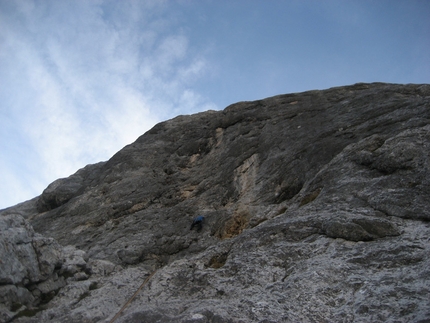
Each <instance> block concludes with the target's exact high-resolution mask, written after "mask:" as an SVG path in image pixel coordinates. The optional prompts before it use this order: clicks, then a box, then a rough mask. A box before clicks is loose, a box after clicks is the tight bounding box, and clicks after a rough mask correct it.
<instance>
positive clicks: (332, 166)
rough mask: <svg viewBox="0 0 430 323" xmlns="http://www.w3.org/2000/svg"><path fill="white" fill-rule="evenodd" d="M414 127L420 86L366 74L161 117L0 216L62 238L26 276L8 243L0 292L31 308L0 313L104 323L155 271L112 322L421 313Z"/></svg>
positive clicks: (426, 244)
mask: <svg viewBox="0 0 430 323" xmlns="http://www.w3.org/2000/svg"><path fill="white" fill-rule="evenodd" d="M429 121H430V85H393V84H383V83H375V84H356V85H353V86H346V87H339V88H333V89H328V90H325V91H309V92H304V93H296V94H287V95H280V96H276V97H272V98H267V99H264V100H260V101H255V102H240V103H237V104H234V105H231V106H229V107H227V108H226V109H225V110H224V111H219V112H215V111H208V112H204V113H199V114H196V115H192V116H180V117H177V118H175V119H172V120H169V121H166V122H163V123H160V124H158V125H156V126H155V127H154V128H153V129H151V130H150V131H149V132H147V133H146V134H144V135H143V136H141V137H140V138H139V139H138V140H137V141H136V142H135V143H133V144H131V145H129V146H127V147H125V148H124V149H122V150H121V151H120V152H118V153H117V154H116V155H114V156H113V157H112V158H111V159H110V160H109V161H107V162H104V163H99V164H96V165H89V166H87V167H85V168H83V169H82V170H79V171H78V172H77V173H76V174H74V175H72V176H70V177H69V178H65V179H60V180H57V181H55V182H54V183H52V184H51V185H50V186H48V188H47V189H46V190H45V191H44V192H43V194H42V195H41V196H40V197H38V198H35V199H33V200H31V201H28V202H25V203H22V204H20V205H18V206H16V207H13V208H10V209H6V210H3V211H2V212H1V214H2V217H1V219H8V220H5V221H18V222H19V223H20V224H19V225H18V227H19V228H21V227H24V229H22V230H21V229H20V230H21V231H19V230H18V231H16V230H15V233H14V234H9V236H10V237H11V236H14V237H16V238H13V239H18V240H19V239H21V240H22V241H24V240H25V241H29V240H28V239H30V238H27V235H28V236H29V237H33V236H36V235H37V237H39V238H38V239H39V240H40V239H42V240H43V239H45V240H46V241H47V239H50V240H49V241H51V244H54V243H55V241H57V242H58V243H59V244H60V245H62V246H63V247H55V248H53V247H52V248H51V247H49V248H45V250H47V251H46V253H47V254H50V255H51V254H53V252H54V251H53V250H57V249H58V248H60V249H61V258H60V260H61V261H59V262H58V261H57V260H55V261H57V262H56V263H55V261H54V260H52V261H53V263H55V264H53V263H50V262H49V261H48V260H49V259H51V258H49V257H48V256H46V257H45V258H44V259H45V261H43V263H44V264H45V265H44V266H45V267H44V268H46V269H44V272H45V274H43V275H42V276H43V277H42V278H40V277H39V276H38V277H39V278H37V279H36V278H31V277H33V276H35V275H36V276H37V275H38V274H37V273H32V271H31V269H29V266H30V265H29V263H28V262H26V261H29V260H28V259H30V258H31V257H30V256H28V257H27V258H28V259H27V258H25V257H24V258H25V259H26V260H25V261H24V260H22V259H21V260H19V259H20V257H21V258H22V256H20V255H22V253H20V252H19V251H18V250H17V249H15V251H12V253H10V254H7V255H8V257H11V259H18V260H17V263H21V264H22V266H23V268H28V270H27V272H26V274H23V273H22V272H23V271H22V270H20V269H19V268H21V267H19V266H18V265H14V266H13V268H14V269H11V268H12V267H5V266H3V265H2V266H3V267H2V273H1V277H2V278H1V279H3V280H2V284H3V285H1V286H0V293H1V294H0V297H3V299H4V300H8V302H9V303H10V299H11V298H8V296H7V295H9V294H8V293H9V289H11V288H15V289H16V290H14V293H15V294H14V295H15V296H14V297H15V298H16V299H24V300H27V303H26V304H24V302H20V303H21V304H24V305H25V308H28V309H31V308H34V309H35V310H34V312H31V313H29V312H28V311H27V312H25V310H22V308H20V309H19V308H17V307H18V306H16V305H15V306H12V304H6V305H5V306H4V307H6V308H7V309H6V310H4V311H3V313H6V314H5V315H4V316H3V317H4V318H7V319H9V320H10V319H11V318H12V317H13V316H14V315H17V317H16V318H15V319H14V320H13V321H14V322H41V321H43V322H109V320H110V319H112V318H113V317H114V315H115V314H116V313H117V312H118V311H119V310H120V308H121V307H122V305H124V304H125V303H126V302H127V300H129V299H130V297H131V296H132V295H133V293H134V292H135V291H136V290H137V289H138V288H139V286H140V284H141V283H142V282H143V281H144V280H145V278H146V277H148V275H149V274H150V273H152V272H154V271H155V274H154V276H152V277H151V279H150V280H149V281H148V283H147V284H146V285H145V286H144V287H143V289H142V290H141V291H140V292H139V293H138V295H137V296H136V298H135V299H134V300H133V301H132V302H131V304H130V305H129V306H128V307H127V308H126V309H125V311H124V312H123V313H122V315H121V316H120V317H119V318H118V319H117V320H116V322H298V321H301V322H385V321H392V322H400V321H414V322H426V321H428V320H430V310H429V308H430V299H429V297H428V295H429V294H430V269H429V268H430V256H429V254H430V222H429V220H430V213H429V209H430V208H429V206H430V205H429V204H430V203H429V201H428V196H430V185H429V178H430V171H429V170H430V168H429V154H430V153H429V147H430V122H429ZM199 214H202V215H204V216H205V225H204V227H203V230H202V231H201V232H197V231H194V230H193V231H190V230H189V227H190V224H191V221H192V219H193V218H194V217H195V216H196V215H199ZM14 219H17V220H14ZM30 224H31V226H32V227H33V228H34V230H35V231H36V232H38V234H35V233H34V232H33V231H32V230H33V229H32V227H31V226H30ZM2 228H3V227H2ZM2 230H3V229H2ZM23 232H24V233H23ZM25 232H27V233H25ZM39 234H41V235H43V237H52V238H54V239H55V241H54V240H52V239H51V238H43V237H42V236H40V235H39ZM32 235H33V236H32ZM21 236H22V237H24V238H20V237H21ZM8 239H12V238H8ZM26 239H27V240H26ZM31 239H33V240H34V238H31ZM18 240H16V241H18ZM36 240H37V239H36ZM45 240H43V241H45ZM8 241H9V240H8ZM6 243H9V244H13V243H15V247H14V248H17V245H20V244H19V243H17V242H10V241H9V242H6ZM27 244H28V243H27ZM45 244H46V243H45ZM20 248H21V247H20ZM56 248H57V249H56ZM11 250H12V249H11ZM48 250H49V252H48ZM5 252H6V253H7V251H4V250H2V253H5ZM29 257H30V258H29ZM50 257H51V256H50ZM42 258H43V257H42ZM2 259H3V257H2ZM42 260H43V259H42ZM14 261H15V260H14ZM33 261H34V259H33ZM11 263H12V262H11ZM3 268H5V269H4V272H5V274H3ZM32 275H33V276H32ZM25 277H27V279H28V280H31V279H32V282H34V284H35V283H36V282H37V286H38V289H37V290H38V291H39V292H34V293H33V294H31V295H33V297H34V294H35V295H36V296H37V295H38V293H41V294H43V295H46V294H49V293H53V295H52V297H53V298H52V299H51V300H50V301H49V302H48V301H47V302H45V303H44V304H43V305H39V303H37V302H35V301H33V300H30V298H29V297H28V291H31V290H32V288H34V287H33V285H34V284H33V285H31V284H30V285H31V286H30V285H29V284H28V283H26V282H23V279H25ZM58 281H59V283H58ZM60 285H61V286H60ZM2 288H3V289H2ZM8 288H9V289H8ZM6 289H7V291H6ZM2 295H6V296H2ZM26 295H27V296H26ZM26 297H27V298H26ZM4 302H5V301H2V303H4ZM4 307H3V308H4ZM18 316H19V317H18Z"/></svg>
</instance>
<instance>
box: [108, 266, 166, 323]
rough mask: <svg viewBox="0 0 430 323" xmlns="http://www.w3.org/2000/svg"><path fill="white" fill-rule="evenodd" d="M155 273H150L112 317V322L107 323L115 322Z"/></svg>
mask: <svg viewBox="0 0 430 323" xmlns="http://www.w3.org/2000/svg"><path fill="white" fill-rule="evenodd" d="M156 272H157V270H154V271H153V272H152V274H151V275H149V276H148V277H147V278H146V279H145V281H144V282H143V283H142V285H140V287H139V288H138V290H137V291H136V292H135V293H134V294H133V296H131V298H130V299H129V300H128V301H127V303H125V304H124V306H123V307H122V308H121V309H120V310H119V312H118V313H116V315H115V316H114V317H113V319H112V320H110V321H109V323H113V322H115V320H116V319H117V318H118V317H119V316H120V315H121V313H122V312H123V311H124V310H125V308H126V307H127V306H128V305H129V304H130V303H131V302H132V301H133V299H134V298H135V297H136V296H137V294H139V292H140V291H141V290H142V288H143V286H145V285H146V283H147V282H148V281H149V280H150V279H151V277H152V276H154V274H155V273H156Z"/></svg>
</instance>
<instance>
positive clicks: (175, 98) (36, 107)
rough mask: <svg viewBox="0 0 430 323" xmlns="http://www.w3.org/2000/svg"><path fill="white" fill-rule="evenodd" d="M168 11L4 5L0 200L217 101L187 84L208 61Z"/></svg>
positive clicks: (112, 5)
mask: <svg viewBox="0 0 430 323" xmlns="http://www.w3.org/2000/svg"><path fill="white" fill-rule="evenodd" d="M170 18H171V17H170V16H169V11H168V8H167V7H166V3H165V2H162V1H153V2H150V1H144V2H142V1H121V2H118V1H43V2H39V1H31V0H28V1H25V0H23V1H14V2H8V3H6V2H2V3H1V4H0V21H1V22H0V41H1V54H0V67H1V70H2V74H3V77H1V76H0V82H1V83H0V85H1V86H2V89H1V90H0V98H1V100H2V102H3V103H0V104H1V115H2V120H1V130H0V131H1V138H2V141H1V147H0V148H1V151H2V155H1V162H2V169H1V170H0V181H1V183H0V187H1V189H0V194H1V196H2V197H1V200H0V208H1V207H6V206H8V205H12V204H14V203H17V202H19V201H22V200H23V199H24V198H25V199H26V198H30V197H32V196H35V195H37V194H39V193H40V192H41V190H42V189H43V188H44V187H46V185H47V184H48V183H49V182H50V181H53V180H55V179H56V178H59V177H64V176H68V175H70V174H71V173H73V172H75V171H76V170H77V169H79V168H80V167H83V166H85V165H86V164H88V163H94V162H98V161H100V160H106V159H108V158H109V157H110V156H111V155H113V154H114V153H115V152H116V151H118V150H119V149H120V148H122V147H123V146H124V145H126V144H129V143H131V142H132V141H134V140H135V139H136V138H137V137H138V136H139V135H141V134H143V133H144V132H145V131H146V130H148V129H149V128H150V127H152V126H153V125H154V124H155V123H156V122H158V121H161V120H162V119H166V118H170V117H173V116H174V115H175V113H176V112H177V111H182V113H183V111H186V112H187V113H193V112H197V111H199V110H202V109H208V108H217V107H216V106H215V105H214V104H212V103H211V102H209V101H208V100H206V99H205V98H203V97H202V96H201V95H200V94H199V93H196V92H195V91H193V90H192V85H193V84H194V83H195V82H196V81H197V80H198V78H199V77H201V76H202V75H204V73H205V69H206V67H207V63H206V61H205V59H204V57H203V56H202V55H201V54H199V53H197V52H193V51H191V50H190V45H189V39H188V37H187V35H186V34H185V33H184V32H183V31H176V30H175V22H174V21H175V20H174V19H170ZM171 21H173V22H171ZM11 124H12V126H11ZM9 140H12V141H14V144H13V145H11V144H10V142H9V143H8V142H7V141H9ZM17 147H18V148H17ZM16 160H21V161H22V162H21V163H20V167H15V166H14V163H16ZM36 172H37V175H36ZM23 175H27V177H26V176H23ZM18 192H21V193H18Z"/></svg>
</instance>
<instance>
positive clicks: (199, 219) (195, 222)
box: [190, 215, 205, 231]
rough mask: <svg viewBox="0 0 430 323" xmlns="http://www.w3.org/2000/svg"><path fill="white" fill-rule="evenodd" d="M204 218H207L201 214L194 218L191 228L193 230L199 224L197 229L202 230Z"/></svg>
mask: <svg viewBox="0 0 430 323" xmlns="http://www.w3.org/2000/svg"><path fill="white" fill-rule="evenodd" d="M204 220H205V218H204V217H203V216H201V215H199V216H198V217H197V218H195V219H194V220H193V223H192V224H191V228H190V230H192V229H193V228H194V227H195V226H197V231H200V230H201V229H202V226H203V221H204Z"/></svg>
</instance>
